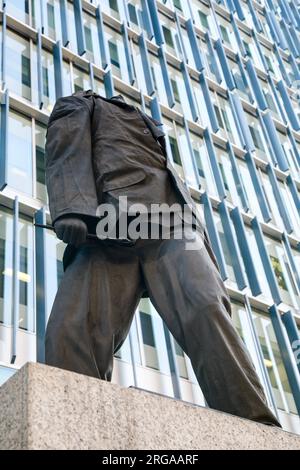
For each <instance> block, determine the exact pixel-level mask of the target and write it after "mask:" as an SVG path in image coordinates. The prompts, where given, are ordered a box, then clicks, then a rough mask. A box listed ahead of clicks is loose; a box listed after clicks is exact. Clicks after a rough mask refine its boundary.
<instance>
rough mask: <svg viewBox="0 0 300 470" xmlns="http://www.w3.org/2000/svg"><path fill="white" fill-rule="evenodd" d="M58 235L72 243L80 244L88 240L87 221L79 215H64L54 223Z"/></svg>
mask: <svg viewBox="0 0 300 470" xmlns="http://www.w3.org/2000/svg"><path fill="white" fill-rule="evenodd" d="M54 230H55V233H56V235H57V237H58V238H59V239H60V240H63V241H64V242H65V243H69V244H70V245H74V246H78V245H80V244H81V243H84V242H85V241H86V237H87V234H88V229H87V226H86V223H85V222H84V221H83V220H81V219H79V218H77V217H62V218H61V219H58V220H57V221H56V222H55V223H54Z"/></svg>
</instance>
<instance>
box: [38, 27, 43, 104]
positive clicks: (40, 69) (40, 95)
mask: <svg viewBox="0 0 300 470" xmlns="http://www.w3.org/2000/svg"><path fill="white" fill-rule="evenodd" d="M37 75H38V103H39V108H40V109H42V107H43V94H44V93H43V66H42V35H41V30H40V28H39V29H38V32H37Z"/></svg>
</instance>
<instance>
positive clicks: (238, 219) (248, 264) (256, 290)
mask: <svg viewBox="0 0 300 470" xmlns="http://www.w3.org/2000/svg"><path fill="white" fill-rule="evenodd" d="M230 216H231V219H232V221H233V224H234V227H235V231H236V234H237V241H238V245H239V248H240V251H241V253H242V256H243V261H244V265H245V269H246V273H247V277H248V281H249V286H250V289H251V292H252V295H254V296H257V295H260V294H261V293H262V289H261V286H260V283H259V279H258V276H257V272H256V268H255V263H254V259H253V256H252V253H251V250H250V247H249V244H248V241H247V236H246V231H245V226H244V221H243V218H242V216H241V214H240V211H239V208H238V207H235V208H234V209H232V211H231V212H230Z"/></svg>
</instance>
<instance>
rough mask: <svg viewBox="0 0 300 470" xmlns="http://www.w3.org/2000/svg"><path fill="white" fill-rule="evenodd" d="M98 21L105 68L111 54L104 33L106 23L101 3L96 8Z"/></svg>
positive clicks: (102, 62) (102, 60)
mask: <svg viewBox="0 0 300 470" xmlns="http://www.w3.org/2000/svg"><path fill="white" fill-rule="evenodd" d="M96 23H97V31H98V40H99V47H100V54H101V65H102V68H103V70H105V69H106V68H107V67H108V65H109V63H110V62H109V54H108V50H107V43H106V38H105V34H104V23H103V17H102V11H101V9H100V4H99V5H98V6H97V8H96Z"/></svg>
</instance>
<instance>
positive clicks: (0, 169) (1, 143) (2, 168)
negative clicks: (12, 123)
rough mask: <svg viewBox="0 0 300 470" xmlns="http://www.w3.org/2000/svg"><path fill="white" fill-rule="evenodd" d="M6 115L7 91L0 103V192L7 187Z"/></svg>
mask: <svg viewBox="0 0 300 470" xmlns="http://www.w3.org/2000/svg"><path fill="white" fill-rule="evenodd" d="M8 115H9V92H8V89H6V91H5V92H4V93H3V94H2V96H1V103H0V120H1V127H0V137H1V138H0V191H3V189H4V188H5V187H6V186H7V159H8Z"/></svg>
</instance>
